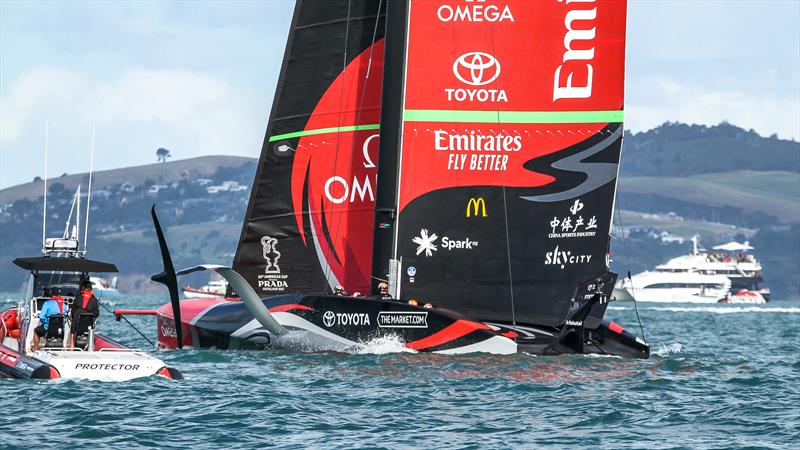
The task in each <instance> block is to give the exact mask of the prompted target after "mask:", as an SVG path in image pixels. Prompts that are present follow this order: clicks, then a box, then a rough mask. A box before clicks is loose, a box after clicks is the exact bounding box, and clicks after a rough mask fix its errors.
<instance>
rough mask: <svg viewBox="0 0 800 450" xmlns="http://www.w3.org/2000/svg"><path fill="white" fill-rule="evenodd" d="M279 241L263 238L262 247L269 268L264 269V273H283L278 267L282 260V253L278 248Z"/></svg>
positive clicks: (267, 237) (268, 237)
mask: <svg viewBox="0 0 800 450" xmlns="http://www.w3.org/2000/svg"><path fill="white" fill-rule="evenodd" d="M277 245H278V240H277V239H275V238H273V237H270V236H264V237H262V238H261V246H262V247H263V248H262V250H263V256H264V261H266V263H267V266H266V267H265V268H264V273H281V268H280V267H279V266H278V260H279V259H281V252H279V251H278V249H277V248H276V247H277Z"/></svg>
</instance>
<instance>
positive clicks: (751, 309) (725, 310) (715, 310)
mask: <svg viewBox="0 0 800 450" xmlns="http://www.w3.org/2000/svg"><path fill="white" fill-rule="evenodd" d="M608 309H609V310H610V311H632V310H633V308H628V307H624V306H609V307H608ZM639 311H667V312H707V313H712V314H738V313H783V314H800V308H797V307H794V308H793V307H788V308H781V307H759V306H727V305H719V306H655V307H644V308H643V307H641V306H640V307H639Z"/></svg>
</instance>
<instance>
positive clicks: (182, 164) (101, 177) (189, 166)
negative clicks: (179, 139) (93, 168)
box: [0, 156, 256, 204]
mask: <svg viewBox="0 0 800 450" xmlns="http://www.w3.org/2000/svg"><path fill="white" fill-rule="evenodd" d="M255 161H256V160H255V159H254V158H245V157H241V156H201V157H199V158H191V159H181V160H177V161H170V162H166V163H156V164H146V165H143V166H134V167H124V168H121V169H111V170H102V171H98V172H95V173H94V174H93V175H92V184H93V189H98V190H99V189H105V188H108V187H110V186H115V185H120V184H123V183H129V184H131V185H133V186H140V185H144V184H145V183H146V182H147V181H148V180H149V181H151V182H153V183H158V184H162V183H171V182H173V181H179V180H182V179H193V178H200V177H204V176H207V175H210V174H213V173H214V172H215V171H216V170H217V169H218V168H220V167H240V166H242V165H243V164H245V163H248V162H255ZM88 179H89V174H88V173H78V174H74V175H64V176H61V177H57V178H48V179H47V183H48V189H50V187H51V186H52V185H53V184H55V183H60V184H61V185H62V186H63V187H64V189H65V190H67V191H69V192H72V193H74V192H75V189H77V187H78V183H83V186H84V188H85V187H86V183H87V181H88ZM42 188H43V186H42V181H41V180H37V181H33V182H30V183H25V184H19V185H17V186H12V187H9V188H6V189H3V190H0V204H3V203H14V202H15V201H17V200H22V199H27V200H36V199H37V198H39V197H41V196H42Z"/></svg>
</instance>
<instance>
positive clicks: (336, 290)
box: [333, 284, 347, 297]
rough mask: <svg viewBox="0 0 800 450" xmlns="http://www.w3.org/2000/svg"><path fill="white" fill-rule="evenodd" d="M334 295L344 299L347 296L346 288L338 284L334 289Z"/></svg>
mask: <svg viewBox="0 0 800 450" xmlns="http://www.w3.org/2000/svg"><path fill="white" fill-rule="evenodd" d="M333 293H334V294H335V295H338V296H340V297H344V296H346V295H347V292H345V290H344V286H342V285H341V284H337V285H336V287H335V288H333Z"/></svg>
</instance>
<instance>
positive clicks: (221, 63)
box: [0, 0, 800, 189]
mask: <svg viewBox="0 0 800 450" xmlns="http://www.w3.org/2000/svg"><path fill="white" fill-rule="evenodd" d="M496 1H502V0H496ZM553 1H555V0H553ZM293 5H294V2H293V1H291V0H262V1H242V0H239V1H231V2H222V1H179V2H167V1H135V2H119V1H118V2H100V1H72V2H61V1H14V0H0V189H1V188H5V187H9V186H12V185H16V184H19V183H24V182H28V181H30V180H32V179H33V178H34V177H35V176H37V175H38V176H41V175H42V174H43V168H44V147H45V124H47V127H48V149H49V150H48V152H49V158H48V159H49V161H48V170H49V173H48V175H49V176H54V175H55V176H57V175H60V174H61V173H64V172H67V173H78V172H85V171H88V168H89V160H90V157H89V154H90V147H91V136H92V128H93V127H95V129H96V135H95V142H96V144H95V148H96V150H95V160H94V167H95V170H102V169H111V168H116V167H125V166H130V165H138V164H147V163H152V162H155V159H156V158H155V150H156V149H157V148H159V147H165V148H168V149H170V150H171V151H172V153H173V154H174V155H175V157H176V158H181V159H182V158H188V157H194V156H201V155H217V154H229V155H241V156H251V157H257V156H258V154H259V152H260V149H261V141H262V139H263V138H264V133H265V129H266V122H267V119H268V115H269V110H270V105H271V102H272V96H273V94H274V91H275V85H276V81H277V77H278V72H279V70H280V64H281V59H282V55H283V51H284V47H285V44H286V36H287V31H288V26H289V22H290V20H291V14H292V9H293ZM625 103H626V104H625V120H626V124H625V127H626V129H630V130H632V131H635V132H638V131H645V130H648V129H650V128H653V127H656V126H658V125H660V124H662V123H664V122H666V121H680V122H687V123H698V124H706V125H715V124H717V123H719V122H721V121H728V122H730V123H732V124H734V125H738V126H741V127H743V128H746V129H751V128H752V129H754V130H756V131H757V132H759V133H760V134H762V135H765V136H768V135H772V134H773V133H777V135H778V136H779V137H781V138H785V139H790V138H791V139H795V140H798V139H800V0H781V1H778V0H772V1H770V0H765V1H744V0H742V1H703V0H685V1H674V0H663V1H658V2H656V1H636V0H631V1H630V3H629V7H628V36H627V65H626V101H625Z"/></svg>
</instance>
